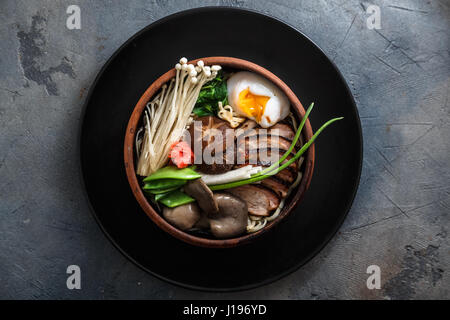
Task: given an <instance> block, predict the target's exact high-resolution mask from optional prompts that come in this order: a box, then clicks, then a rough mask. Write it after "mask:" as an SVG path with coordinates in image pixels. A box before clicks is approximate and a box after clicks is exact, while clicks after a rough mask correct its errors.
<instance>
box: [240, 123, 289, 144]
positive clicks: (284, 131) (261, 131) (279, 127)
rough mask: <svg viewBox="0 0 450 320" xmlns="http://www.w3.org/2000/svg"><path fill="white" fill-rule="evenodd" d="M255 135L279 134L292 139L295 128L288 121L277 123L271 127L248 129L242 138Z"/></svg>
mask: <svg viewBox="0 0 450 320" xmlns="http://www.w3.org/2000/svg"><path fill="white" fill-rule="evenodd" d="M255 135H259V136H271V135H272V136H279V137H283V138H284V139H286V140H289V141H292V139H294V136H295V132H294V129H292V128H291V126H290V125H288V124H286V123H277V124H275V125H273V126H272V127H270V128H267V129H265V128H259V127H258V128H253V130H246V131H245V132H244V133H242V135H241V138H243V137H252V136H255Z"/></svg>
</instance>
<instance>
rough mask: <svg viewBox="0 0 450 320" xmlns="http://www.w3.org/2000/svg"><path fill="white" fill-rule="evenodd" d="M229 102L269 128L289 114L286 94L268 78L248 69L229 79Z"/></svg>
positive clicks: (245, 115)
mask: <svg viewBox="0 0 450 320" xmlns="http://www.w3.org/2000/svg"><path fill="white" fill-rule="evenodd" d="M227 90H228V103H229V104H230V105H231V107H232V108H233V110H234V111H235V112H236V113H237V114H239V115H241V116H244V117H247V118H249V119H252V120H255V121H256V122H257V123H258V124H259V125H260V126H261V127H263V128H268V127H271V126H273V125H274V124H276V123H277V122H278V121H280V120H283V119H284V118H286V117H287V116H288V114H289V100H288V98H287V97H286V95H285V94H284V93H283V92H282V91H281V90H280V89H279V88H278V87H277V86H276V85H274V84H273V83H272V82H270V81H269V80H267V79H266V78H264V77H262V76H260V75H258V74H255V73H252V72H248V71H240V72H237V73H235V74H233V75H232V76H231V77H230V78H229V79H228V81H227Z"/></svg>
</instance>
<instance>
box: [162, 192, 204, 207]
mask: <svg viewBox="0 0 450 320" xmlns="http://www.w3.org/2000/svg"><path fill="white" fill-rule="evenodd" d="M158 201H159V202H161V203H162V204H163V205H165V206H167V207H169V208H174V207H178V206H181V205H183V204H187V203H191V202H194V201H195V199H194V198H191V197H189V196H188V195H187V194H185V193H183V192H181V191H180V190H175V191H172V192H170V193H168V194H167V195H165V196H163V197H162V198H159V200H158Z"/></svg>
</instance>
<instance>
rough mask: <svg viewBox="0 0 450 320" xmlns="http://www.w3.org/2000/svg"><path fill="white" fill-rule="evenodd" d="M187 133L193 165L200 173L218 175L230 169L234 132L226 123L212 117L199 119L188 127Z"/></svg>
mask: <svg viewBox="0 0 450 320" xmlns="http://www.w3.org/2000/svg"><path fill="white" fill-rule="evenodd" d="M188 133H189V138H190V144H191V149H192V150H193V152H194V156H195V160H194V163H195V164H196V165H197V168H198V170H199V171H200V172H204V173H208V174H218V173H224V172H227V171H228V170H230V169H231V167H232V166H233V164H234V163H235V159H234V148H235V143H234V130H233V129H232V128H231V127H230V125H229V124H228V122H226V121H223V120H221V119H219V118H216V117H213V116H207V117H200V118H198V119H196V120H195V121H194V122H193V123H192V124H191V125H190V126H189V131H188ZM200 162H201V163H200Z"/></svg>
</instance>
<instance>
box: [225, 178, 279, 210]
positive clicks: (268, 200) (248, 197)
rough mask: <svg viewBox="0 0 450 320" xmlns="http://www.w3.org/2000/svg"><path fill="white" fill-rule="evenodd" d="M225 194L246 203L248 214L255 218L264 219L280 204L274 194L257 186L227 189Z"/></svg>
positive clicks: (249, 185)
mask: <svg viewBox="0 0 450 320" xmlns="http://www.w3.org/2000/svg"><path fill="white" fill-rule="evenodd" d="M227 192H229V193H231V194H233V195H235V196H237V197H239V198H241V199H242V200H244V201H245V202H246V203H247V207H248V212H249V213H251V214H253V215H255V216H265V217H266V216H268V215H269V214H270V212H271V211H272V210H275V209H276V208H278V205H279V204H280V199H279V198H278V197H277V195H276V194H275V193H274V192H272V191H270V190H269V189H266V188H264V187H262V186H258V185H251V184H247V185H244V186H240V187H236V188H232V189H227Z"/></svg>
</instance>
